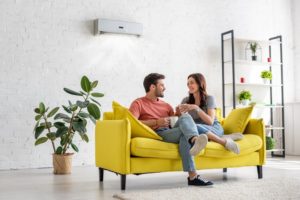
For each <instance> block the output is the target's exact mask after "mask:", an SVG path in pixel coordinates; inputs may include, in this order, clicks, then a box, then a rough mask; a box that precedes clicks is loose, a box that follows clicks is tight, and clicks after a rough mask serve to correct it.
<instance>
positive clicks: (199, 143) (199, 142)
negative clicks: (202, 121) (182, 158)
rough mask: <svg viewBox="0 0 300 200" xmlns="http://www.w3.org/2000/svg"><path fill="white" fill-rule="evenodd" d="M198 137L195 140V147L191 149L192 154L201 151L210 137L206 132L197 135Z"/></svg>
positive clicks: (194, 154)
mask: <svg viewBox="0 0 300 200" xmlns="http://www.w3.org/2000/svg"><path fill="white" fill-rule="evenodd" d="M196 137H197V138H196V139H195V141H194V144H193V147H192V148H191V149H190V154H191V155H192V156H196V155H198V154H199V153H200V151H201V150H202V149H204V148H205V147H206V145H207V142H208V138H207V136H206V134H201V135H199V136H196Z"/></svg>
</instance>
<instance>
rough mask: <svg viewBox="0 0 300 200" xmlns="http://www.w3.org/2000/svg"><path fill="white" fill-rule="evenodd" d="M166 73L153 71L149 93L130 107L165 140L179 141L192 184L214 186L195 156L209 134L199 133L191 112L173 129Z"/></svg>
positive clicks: (147, 79)
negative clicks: (199, 171)
mask: <svg viewBox="0 0 300 200" xmlns="http://www.w3.org/2000/svg"><path fill="white" fill-rule="evenodd" d="M164 78H165V76H164V75H162V74H158V73H151V74H149V75H147V76H146V77H145V79H144V88H145V91H146V96H144V97H141V98H138V99H136V100H135V101H133V102H132V104H131V106H130V108H129V110H130V112H131V113H132V114H133V115H134V116H135V117H136V118H137V119H139V120H140V121H141V122H143V123H144V124H146V125H147V126H149V127H151V128H152V129H153V130H155V131H156V133H157V134H158V135H159V136H161V137H162V138H163V140H164V141H165V142H171V143H177V144H179V153H180V156H181V158H182V165H183V170H184V171H187V172H188V175H189V177H188V185H196V186H207V185H213V183H212V182H211V181H207V180H204V179H201V178H200V176H199V175H198V174H197V172H196V169H195V164H194V160H193V157H192V156H195V155H197V154H198V153H199V152H200V151H201V150H202V149H204V148H205V146H206V144H207V136H206V135H205V134H201V135H199V134H198V131H197V127H196V124H195V123H194V120H193V119H192V117H191V116H190V115H189V114H187V113H182V114H181V116H180V117H179V119H178V121H177V122H176V124H175V126H174V127H173V128H170V118H169V117H170V116H173V115H174V111H173V108H172V106H170V104H168V103H166V102H164V101H162V100H161V99H160V97H164V91H165V85H164V81H163V80H164Z"/></svg>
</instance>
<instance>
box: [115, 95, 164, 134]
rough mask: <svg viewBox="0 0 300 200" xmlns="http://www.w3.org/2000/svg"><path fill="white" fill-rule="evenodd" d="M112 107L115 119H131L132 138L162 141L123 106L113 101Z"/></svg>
mask: <svg viewBox="0 0 300 200" xmlns="http://www.w3.org/2000/svg"><path fill="white" fill-rule="evenodd" d="M112 107H113V111H114V118H115V119H126V118H128V119H129V121H130V125H131V137H145V138H151V139H157V140H162V138H161V137H160V136H159V135H157V133H155V131H154V130H152V129H151V128H150V127H148V126H146V125H145V124H143V123H142V122H140V121H139V120H138V119H136V118H135V117H134V115H132V114H131V112H130V111H129V110H128V109H127V108H125V107H123V106H121V105H120V104H119V103H117V102H115V101H113V103H112Z"/></svg>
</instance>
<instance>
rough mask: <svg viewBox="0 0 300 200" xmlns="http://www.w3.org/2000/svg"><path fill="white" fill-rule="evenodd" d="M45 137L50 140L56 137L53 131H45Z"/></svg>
mask: <svg viewBox="0 0 300 200" xmlns="http://www.w3.org/2000/svg"><path fill="white" fill-rule="evenodd" d="M47 138H49V139H50V140H52V141H53V140H55V139H56V136H55V132H50V133H47Z"/></svg>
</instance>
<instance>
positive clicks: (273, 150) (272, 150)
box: [267, 149, 284, 152]
mask: <svg viewBox="0 0 300 200" xmlns="http://www.w3.org/2000/svg"><path fill="white" fill-rule="evenodd" d="M275 151H284V149H271V150H267V152H275Z"/></svg>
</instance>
